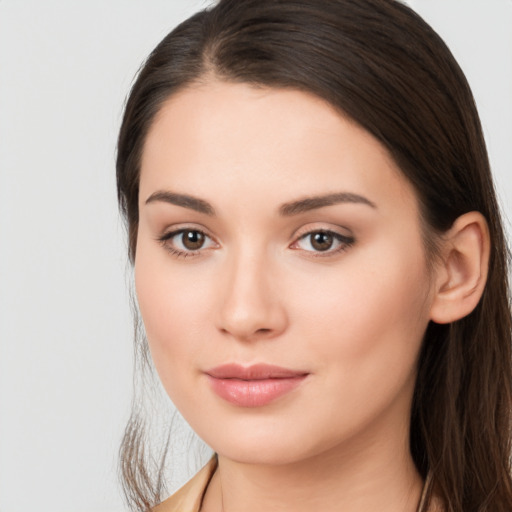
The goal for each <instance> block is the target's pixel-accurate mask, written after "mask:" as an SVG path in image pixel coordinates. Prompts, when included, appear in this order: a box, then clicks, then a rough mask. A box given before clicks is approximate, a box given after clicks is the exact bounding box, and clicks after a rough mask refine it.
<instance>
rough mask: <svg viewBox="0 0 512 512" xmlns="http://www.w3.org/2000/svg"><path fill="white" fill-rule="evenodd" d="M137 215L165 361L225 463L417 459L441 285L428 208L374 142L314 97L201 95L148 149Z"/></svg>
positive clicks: (148, 300)
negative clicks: (421, 359)
mask: <svg viewBox="0 0 512 512" xmlns="http://www.w3.org/2000/svg"><path fill="white" fill-rule="evenodd" d="M139 209H140V224H139V231H138V238H137V251H136V260H135V281H136V290H137V296H138V301H139V305H140V311H141V314H142V317H143V321H144V325H145V328H146V333H147V338H148V342H149V346H150V350H151V354H152V357H153V360H154V363H155V366H156V369H157V371H158V373H159V375H160V378H161V380H162V383H163V385H164V387H165V389H166V390H167V392H168V394H169V396H170V398H171V399H172V401H173V402H174V404H175V405H176V406H177V408H178V409H179V410H180V412H181V413H182V415H183V416H184V417H185V419H186V420H187V421H188V422H189V423H190V425H191V426H192V428H193V429H194V430H195V431H196V432H197V433H198V434H199V436H200V437H202V438H203V439H204V440H205V441H206V443H208V444H209V445H210V446H211V447H212V448H213V449H214V450H215V451H217V452H218V453H219V454H220V455H222V456H225V457H231V458H232V459H236V460H241V461H249V462H265V463H289V462H293V461H297V460H301V459H305V458H308V457H313V456H315V455H318V454H321V453H328V452H332V451H336V450H350V449H351V447H352V448H353V447H354V446H355V445H357V441H358V440H361V442H363V440H364V439H366V440H368V439H372V440H373V441H374V442H378V440H379V439H390V438H391V437H392V436H397V435H399V436H401V437H402V438H403V440H404V443H405V442H407V440H406V437H407V432H408V422H409V415H410V403H411V397H412V392H413V388H414V381H415V371H416V361H417V357H418V352H419V349H420V345H421V341H422V337H423V335H424V332H425V329H426V326H427V323H428V321H429V307H430V302H431V301H430V295H431V293H430V288H431V285H430V281H431V280H430V278H429V273H428V271H427V264H426V258H425V253H424V245H423V241H422V234H421V228H420V217H419V213H418V204H417V200H416V197H415V194H414V192H413V190H412V188H411V186H410V185H409V184H408V182H407V181H406V179H405V178H404V177H403V176H402V175H401V173H400V172H399V170H398V168H397V167H396V165H395V164H394V162H393V161H392V159H391V158H390V156H389V154H388V153H387V152H386V150H385V149H384V147H383V146H382V145H381V144H380V143H379V142H378V141H377V140H376V139H375V138H373V137H372V136H371V135H370V134H369V133H367V132H366V131H364V130H363V129H362V128H360V127H359V126H358V125H356V124H354V123H353V122H351V121H350V120H347V119H346V118H344V117H343V116H341V115H340V114H339V113H338V112H336V111H335V110H334V109H333V108H332V107H330V106H329V105H328V104H326V103H325V102H323V101H322V100H320V99H318V98H316V97H314V96H312V95H309V94H307V93H304V92H299V91H294V90H280V89H267V88H255V87H251V86H249V85H244V84H227V83H221V82H211V83H208V84H202V85H200V86H195V87H190V88H188V89H186V90H184V91H182V92H180V93H178V94H176V95H174V96H172V97H171V98H170V99H169V100H168V101H167V103H166V104H165V106H164V107H163V108H162V110H161V111H160V113H159V115H158V116H157V118H156V120H155V122H154V124H153V125H152V128H151V130H150V132H149V134H148V136H147V140H146V144H145V147H144V151H143V157H142V167H141V178H140V201H139ZM397 432H398V434H397ZM390 436H391V437H390Z"/></svg>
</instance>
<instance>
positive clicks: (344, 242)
mask: <svg viewBox="0 0 512 512" xmlns="http://www.w3.org/2000/svg"><path fill="white" fill-rule="evenodd" d="M186 232H191V233H198V234H199V235H202V236H204V237H205V239H209V240H211V241H212V242H214V240H213V239H212V237H211V236H209V235H208V234H207V233H205V232H204V231H202V230H201V229H197V228H180V229H177V230H174V231H171V232H169V233H165V234H163V235H162V236H161V237H158V239H157V240H158V241H159V242H160V244H161V245H162V246H163V247H164V248H165V250H167V251H168V252H170V253H171V254H172V255H173V256H175V257H177V258H190V257H194V256H198V255H199V254H200V253H201V251H204V250H207V249H208V248H203V247H201V248H200V249H198V250H196V251H193V250H187V251H183V250H180V249H177V248H176V247H173V246H172V245H170V244H169V243H168V242H169V241H170V240H172V239H173V238H174V237H175V236H178V235H183V234H184V233H186ZM316 234H323V235H328V236H332V237H333V239H334V240H336V241H337V242H338V243H339V244H340V245H339V247H337V248H336V249H334V250H331V249H328V250H326V251H307V250H305V252H307V253H310V255H311V256H312V257H314V258H327V257H329V256H333V255H335V254H338V253H340V252H343V251H346V250H347V249H349V248H350V247H351V246H352V245H354V243H355V238H354V237H351V236H346V235H341V234H340V233H337V232H336V231H332V230H329V229H314V230H311V231H308V232H307V233H304V234H302V235H301V236H299V237H298V238H297V239H296V240H295V241H294V242H293V243H292V244H291V245H290V246H289V247H290V248H291V249H294V250H300V249H299V248H296V247H293V246H294V245H297V244H298V243H299V242H300V241H301V240H305V239H307V238H308V237H311V236H313V235H316ZM214 243H215V242H214ZM310 243H311V242H310Z"/></svg>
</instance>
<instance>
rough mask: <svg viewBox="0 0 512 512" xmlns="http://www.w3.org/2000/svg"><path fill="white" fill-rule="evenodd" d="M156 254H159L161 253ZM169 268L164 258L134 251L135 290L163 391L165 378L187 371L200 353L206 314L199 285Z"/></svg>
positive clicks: (189, 277)
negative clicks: (135, 253) (135, 255)
mask: <svg viewBox="0 0 512 512" xmlns="http://www.w3.org/2000/svg"><path fill="white" fill-rule="evenodd" d="M158 252H160V253H161V252H162V251H161V250H160V251H158ZM194 277H195V275H194V273H191V272H187V273H184V272H180V270H179V268H177V267H176V266H173V265H170V262H169V258H168V255H167V254H165V253H164V255H163V257H162V255H161V254H158V253H157V251H151V250H146V249H145V248H144V247H143V246H142V247H140V248H138V249H137V259H136V262H135V287H136V292H137V299H138V303H139V308H140V312H141V316H142V319H143V322H144V327H145V331H146V335H147V340H148V344H149V348H150V352H151V356H152V358H153V362H154V364H155V367H156V369H157V371H158V373H159V375H160V378H161V379H162V382H163V383H164V386H165V387H166V389H167V388H168V385H170V384H171V382H167V381H168V380H170V379H169V376H171V375H172V376H175V377H176V376H177V375H179V374H180V373H181V372H182V371H185V370H188V369H189V368H190V367H191V366H192V365H193V362H194V361H197V358H198V357H199V355H200V353H201V340H204V339H205V337H206V333H205V328H206V326H207V323H206V322H205V321H204V320H205V319H204V317H205V313H206V311H207V304H206V299H205V294H204V293H202V292H203V291H204V290H202V284H201V283H200V282H199V281H198V280H195V279H194Z"/></svg>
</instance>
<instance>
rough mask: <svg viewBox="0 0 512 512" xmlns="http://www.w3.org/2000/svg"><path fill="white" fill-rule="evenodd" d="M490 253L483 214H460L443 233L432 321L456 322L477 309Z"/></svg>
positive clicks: (437, 267) (431, 312)
mask: <svg viewBox="0 0 512 512" xmlns="http://www.w3.org/2000/svg"><path fill="white" fill-rule="evenodd" d="M489 253H490V238H489V228H488V226H487V221H486V220H485V218H484V216H483V215H482V214H481V213H479V212H469V213H466V214H464V215H461V216H460V217H459V218H458V219H457V220H456V221H455V222H454V223H453V226H452V227H451V228H450V230H449V231H448V232H447V233H445V235H444V236H443V241H442V249H441V258H440V260H439V262H438V263H437V265H436V274H435V288H434V290H433V291H434V297H433V300H432V304H431V309H430V319H431V320H432V321H434V322H436V323H439V324H446V323H451V322H455V321H456V320H459V319H461V318H463V317H465V316H466V315H469V313H471V312H472V311H473V309H475V307H476V305H477V304H478V302H479V300H480V297H481V296H482V293H483V291H484V287H485V283H486V281H487V271H488V266H489Z"/></svg>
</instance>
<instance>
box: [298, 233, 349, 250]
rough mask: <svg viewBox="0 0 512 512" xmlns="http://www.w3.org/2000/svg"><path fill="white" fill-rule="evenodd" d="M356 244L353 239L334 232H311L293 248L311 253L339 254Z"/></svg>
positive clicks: (301, 238) (302, 237)
mask: <svg viewBox="0 0 512 512" xmlns="http://www.w3.org/2000/svg"><path fill="white" fill-rule="evenodd" d="M353 242H354V239H353V238H350V237H347V236H343V235H340V234H339V233H334V232H333V231H311V232H310V233H307V234H305V235H303V236H301V237H300V238H299V239H298V240H297V241H296V242H295V243H294V244H293V246H292V248H293V249H302V250H303V251H311V252H337V251H338V250H342V249H344V248H346V247H348V246H349V245H351V244H352V243H353Z"/></svg>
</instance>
